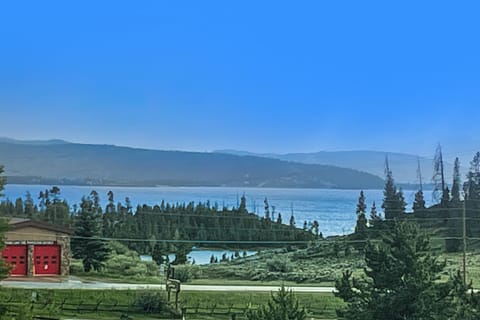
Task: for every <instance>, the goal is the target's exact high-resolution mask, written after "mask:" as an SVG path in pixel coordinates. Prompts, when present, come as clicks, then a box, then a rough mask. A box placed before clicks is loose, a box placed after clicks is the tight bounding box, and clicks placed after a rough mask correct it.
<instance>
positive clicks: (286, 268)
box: [267, 257, 293, 273]
mask: <svg viewBox="0 0 480 320" xmlns="http://www.w3.org/2000/svg"><path fill="white" fill-rule="evenodd" d="M267 269H268V271H271V272H282V273H286V272H290V271H292V269H293V266H292V264H291V263H290V261H289V260H288V259H287V258H277V257H275V258H273V259H269V260H267Z"/></svg>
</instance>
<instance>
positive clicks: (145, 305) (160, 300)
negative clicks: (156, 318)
mask: <svg viewBox="0 0 480 320" xmlns="http://www.w3.org/2000/svg"><path fill="white" fill-rule="evenodd" d="M135 305H136V306H137V307H140V308H141V309H142V310H143V311H144V312H146V313H160V312H162V311H165V310H167V309H168V308H167V299H166V298H165V296H164V295H163V294H162V293H160V292H155V291H143V292H139V293H138V294H137V296H136V297H135Z"/></svg>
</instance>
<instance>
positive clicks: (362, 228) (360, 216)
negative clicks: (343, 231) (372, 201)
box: [355, 190, 367, 238]
mask: <svg viewBox="0 0 480 320" xmlns="http://www.w3.org/2000/svg"><path fill="white" fill-rule="evenodd" d="M366 211H367V205H366V204H365V195H364V194H363V190H362V191H360V196H359V197H358V203H357V224H356V226H355V233H356V234H357V235H358V236H361V237H362V238H364V237H365V236H366V233H367V217H366Z"/></svg>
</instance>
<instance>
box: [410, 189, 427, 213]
mask: <svg viewBox="0 0 480 320" xmlns="http://www.w3.org/2000/svg"><path fill="white" fill-rule="evenodd" d="M425 208H426V207H425V199H424V198H423V191H422V190H418V191H417V192H416V193H415V199H414V200H413V212H414V213H422V212H425Z"/></svg>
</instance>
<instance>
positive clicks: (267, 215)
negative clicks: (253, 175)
mask: <svg viewBox="0 0 480 320" xmlns="http://www.w3.org/2000/svg"><path fill="white" fill-rule="evenodd" d="M263 204H264V208H265V220H270V206H269V205H268V200H267V198H266V197H265V200H263Z"/></svg>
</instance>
